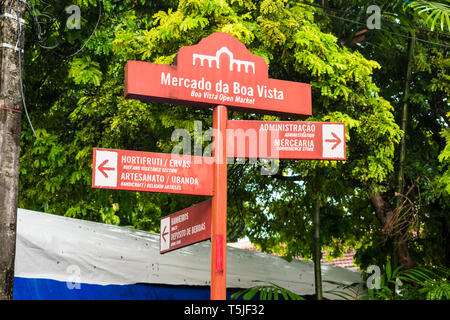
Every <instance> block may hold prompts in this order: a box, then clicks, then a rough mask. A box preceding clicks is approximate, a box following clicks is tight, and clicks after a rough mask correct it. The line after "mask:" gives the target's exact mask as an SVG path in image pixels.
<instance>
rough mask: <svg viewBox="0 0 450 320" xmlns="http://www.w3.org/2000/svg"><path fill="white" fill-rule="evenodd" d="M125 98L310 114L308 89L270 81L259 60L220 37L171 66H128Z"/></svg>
mask: <svg viewBox="0 0 450 320" xmlns="http://www.w3.org/2000/svg"><path fill="white" fill-rule="evenodd" d="M125 98H132V99H138V100H143V101H158V102H168V103H173V104H182V105H193V106H199V107H212V106H216V105H219V104H220V105H225V106H229V107H231V109H235V110H237V111H249V112H258V113H269V114H284V115H291V116H293V117H299V116H305V115H311V112H312V111H311V86H310V85H309V84H306V83H299V82H292V81H282V80H277V79H269V77H268V67H267V63H266V61H265V60H264V59H263V58H262V57H259V56H256V55H254V54H252V53H251V52H250V51H248V50H247V48H246V47H245V45H244V44H243V43H241V42H240V41H239V40H237V39H236V38H234V37H233V36H231V35H229V34H226V33H221V32H217V33H214V34H212V35H210V36H209V37H206V38H204V39H203V40H202V41H200V43H199V44H197V45H194V46H188V47H182V48H181V49H180V50H179V51H178V54H177V57H176V59H175V64H174V65H172V66H169V65H163V64H156V63H149V62H142V61H128V62H127V64H126V67H125Z"/></svg>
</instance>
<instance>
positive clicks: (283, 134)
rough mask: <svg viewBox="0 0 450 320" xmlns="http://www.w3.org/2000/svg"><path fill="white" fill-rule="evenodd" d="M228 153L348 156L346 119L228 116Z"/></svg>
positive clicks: (283, 156) (281, 156) (284, 156)
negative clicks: (298, 119) (339, 121)
mask: <svg viewBox="0 0 450 320" xmlns="http://www.w3.org/2000/svg"><path fill="white" fill-rule="evenodd" d="M227 157H230V158H260V159H261V158H269V159H274V158H278V159H318V160H345V159H346V150H345V126H344V123H330V122H306V121H304V122H295V121H247V120H228V123H227Z"/></svg>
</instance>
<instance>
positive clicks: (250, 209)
mask: <svg viewBox="0 0 450 320" xmlns="http://www.w3.org/2000/svg"><path fill="white" fill-rule="evenodd" d="M353 2H354V1H353ZM353 2H352V3H353ZM98 3H99V2H98V1H93V0H81V1H78V2H77V4H79V5H81V6H82V8H83V10H82V16H83V19H85V20H83V21H84V23H85V24H84V25H85V26H94V25H95V24H96V22H97V18H98V8H99V7H98ZM341 3H343V5H342V6H343V8H344V9H345V10H347V5H348V3H346V2H345V1H341ZM386 3H387V2H386ZM61 5H62V4H61ZM102 8H103V14H102V17H101V20H100V21H101V22H100V24H99V26H98V28H97V30H96V32H95V33H94V34H93V35H92V37H91V38H90V40H89V42H87V44H86V46H85V47H84V49H83V50H82V51H80V52H79V53H77V54H76V55H74V56H70V55H69V54H71V53H73V52H76V50H78V49H79V48H80V46H81V43H84V40H86V39H87V38H88V37H89V36H90V34H91V32H92V29H89V28H82V30H80V31H76V30H73V31H70V30H65V35H66V36H67V38H70V39H71V41H70V42H69V43H66V44H65V45H61V46H60V47H58V48H57V49H55V50H53V51H48V50H45V49H43V48H41V47H39V46H38V45H37V44H36V43H35V42H33V41H32V39H34V36H33V34H32V30H31V28H27V30H26V32H27V34H26V37H25V38H26V39H27V48H26V50H25V70H26V72H25V75H24V77H25V78H24V82H25V87H26V99H27V105H29V106H30V114H31V118H32V121H33V124H34V126H35V127H36V128H40V129H39V130H37V133H38V137H37V139H34V137H33V136H32V133H31V131H30V129H29V127H28V125H27V123H26V122H25V121H24V123H23V130H22V140H21V168H20V198H19V204H20V206H21V207H24V208H30V209H36V210H43V211H46V212H52V213H55V214H60V215H66V216H70V217H74V218H82V219H89V220H93V221H101V222H106V223H112V224H120V225H125V226H130V227H134V228H138V229H142V230H147V231H155V232H158V231H159V219H160V217H161V216H165V215H168V214H170V213H172V212H174V211H177V210H180V209H183V208H186V207H188V206H189V205H192V204H195V203H198V202H200V201H202V200H203V198H202V197H194V196H180V195H170V194H151V193H138V192H129V191H113V190H98V189H92V188H91V177H92V148H93V147H104V148H117V149H129V150H141V151H151V152H170V151H171V150H172V147H173V142H172V141H171V133H172V131H173V130H174V129H177V128H186V129H187V130H189V131H190V132H191V133H192V132H193V131H194V128H193V122H194V121H195V120H197V121H202V126H203V131H205V130H207V129H208V128H209V127H210V126H211V113H210V111H209V110H204V109H194V108H192V107H185V106H175V105H167V104H160V103H143V102H140V101H137V100H125V99H124V98H123V85H124V84H123V79H124V66H125V63H126V61H127V60H143V61H151V62H156V63H164V64H171V63H172V62H173V59H174V57H175V55H176V54H177V52H178V50H179V49H180V48H181V47H182V46H187V45H194V44H197V43H198V42H199V41H200V40H201V39H202V38H204V37H206V36H208V35H210V34H212V33H214V32H217V31H222V32H226V33H229V34H232V35H233V36H235V37H236V38H237V39H239V40H240V41H242V42H243V43H244V44H245V45H246V46H247V48H248V49H249V50H250V51H251V52H252V53H254V54H256V55H259V56H261V57H263V58H264V59H265V60H266V62H267V63H268V65H269V72H270V77H271V78H276V79H284V80H290V81H299V82H306V83H310V84H311V86H312V96H313V117H310V118H309V119H307V120H311V121H326V122H334V121H336V122H344V123H345V125H346V133H345V134H346V143H347V157H348V159H347V161H345V162H337V161H295V160H282V161H280V171H279V173H278V174H277V175H275V176H262V175H261V174H260V171H259V170H260V166H261V165H260V164H247V163H246V164H245V165H240V164H233V165H230V166H229V179H228V186H229V197H228V199H229V201H228V214H229V233H230V239H238V238H239V237H242V236H244V235H247V236H248V237H249V238H250V239H251V240H252V241H253V242H255V243H256V244H257V245H258V246H259V247H261V248H262V249H263V250H265V251H270V252H278V253H282V254H284V255H285V256H287V257H288V258H292V257H296V256H302V257H304V258H308V257H311V252H312V241H311V232H312V223H311V220H312V218H311V212H312V199H313V198H315V197H319V198H320V204H321V243H322V244H323V246H324V247H326V248H327V249H328V250H329V252H330V254H331V255H332V256H339V255H341V254H343V250H344V248H345V247H353V248H356V249H358V252H357V255H356V260H357V262H358V263H359V264H361V265H364V264H368V263H372V262H373V261H374V260H378V259H382V261H384V260H385V254H386V252H387V249H386V246H385V245H384V242H383V238H382V233H381V230H380V225H379V222H378V220H377V219H376V217H375V215H374V212H373V209H372V207H371V204H370V194H371V192H372V191H373V190H374V188H380V189H382V190H384V191H386V192H391V191H392V190H393V189H394V188H395V183H393V182H392V181H393V180H394V178H393V177H395V176H396V175H395V170H396V167H397V163H398V160H397V158H396V157H397V155H396V147H397V144H398V142H399V141H400V138H401V136H402V134H403V133H402V132H401V130H400V129H399V126H398V125H397V123H396V121H398V106H399V105H400V104H401V102H402V98H401V92H402V90H403V88H402V86H401V83H402V82H401V79H402V77H403V71H402V68H403V65H402V63H403V60H404V56H403V55H402V54H403V53H404V52H405V50H406V47H407V46H406V42H405V41H404V40H405V39H403V38H400V40H399V39H394V41H392V42H391V43H386V42H381V41H378V40H377V41H375V42H373V43H370V44H365V43H363V44H361V45H360V46H359V47H358V48H356V49H357V50H356V49H355V47H347V46H343V45H342V44H341V43H343V42H342V39H345V38H347V37H348V36H349V34H348V33H347V31H348V30H347V29H346V28H350V27H354V26H352V25H349V24H342V23H341V24H340V25H339V27H340V28H342V30H343V31H342V34H340V33H339V32H337V31H336V30H338V29H334V28H332V23H331V22H330V20H329V18H328V17H325V16H323V15H321V14H320V12H319V11H318V10H317V9H316V8H314V7H311V6H307V5H303V4H301V3H299V2H292V1H276V0H264V1H259V2H254V1H247V0H230V1H224V0H191V1H188V0H183V1H164V2H156V1H149V0H142V1H136V0H126V1H110V0H103V1H102ZM59 9H60V8H59ZM36 10H38V12H40V11H39V10H44V7H40V8H39V7H37V8H36ZM48 10H49V9H48ZM348 10H350V9H348ZM361 10H362V9H361ZM350 11H351V10H350ZM350 11H349V12H350ZM362 11H364V10H362ZM353 12H355V11H353ZM358 12H359V11H358ZM383 12H384V11H383ZM397 18H399V19H401V20H402V21H403V16H400V15H397V16H396V17H393V18H392V19H393V21H396V20H395V19H397ZM28 19H29V18H28ZM339 30H340V29H339ZM355 31H357V30H351V32H353V33H354V32H355ZM69 36H70V37H69ZM421 36H423V35H421ZM429 40H434V39H429ZM434 41H437V40H434ZM414 61H415V64H416V71H415V76H416V77H414V78H415V80H414V87H415V90H414V91H413V93H414V94H413V95H411V97H410V98H409V99H410V101H411V104H412V107H411V112H412V117H413V121H412V122H411V123H412V124H411V128H408V130H409V131H408V132H409V134H410V141H412V142H414V143H411V144H410V148H409V151H408V152H409V153H408V155H407V159H411V160H409V161H410V162H408V170H406V175H407V179H409V180H413V181H415V179H416V178H417V176H416V174H417V175H424V176H427V177H429V181H431V182H432V184H431V185H421V186H420V188H421V189H420V190H421V196H422V197H423V198H424V199H426V203H425V201H424V202H423V203H422V204H421V206H420V208H419V209H420V210H421V212H424V213H423V216H422V217H423V219H422V220H421V221H422V226H421V227H422V229H421V230H422V231H421V234H420V235H421V237H422V238H421V241H423V242H420V243H419V241H418V242H417V244H416V247H417V252H418V253H419V254H418V256H419V257H423V258H421V259H424V260H426V261H428V262H429V261H432V260H436V259H440V257H443V256H444V254H443V252H442V250H443V249H442V245H441V244H438V243H436V241H435V239H442V237H441V236H440V235H441V232H442V229H440V228H439V227H438V226H439V225H438V222H436V221H441V220H440V219H442V218H443V217H444V218H445V215H444V212H445V208H447V209H448V207H449V205H450V204H448V186H449V179H450V178H449V173H448V157H447V153H446V152H447V149H446V147H445V143H444V144H443V141H445V139H447V133H446V132H447V131H446V130H444V129H445V126H444V125H442V123H441V122H440V121H441V120H442V119H443V118H442V117H443V115H445V113H442V111H441V110H445V105H444V104H443V101H444V97H446V96H448V94H449V90H450V89H449V82H448V79H449V78H448V77H449V73H448V66H449V64H448V58H447V57H446V55H445V53H443V52H442V50H439V48H438V49H436V48H428V47H423V46H420V45H418V49H417V54H416V57H415V60H414ZM229 117H230V118H232V119H246V120H252V119H254V120H258V119H263V120H276V119H279V118H277V117H269V116H260V115H254V114H247V113H240V112H229ZM436 133H437V134H436ZM439 133H441V135H440V134H439ZM446 143H447V145H448V139H447V142H446ZM204 144H205V145H206V142H204ZM285 176H291V177H298V179H297V181H292V179H291V180H289V179H287V180H286V179H285V178H284V177H285ZM434 190H437V191H438V192H437V193H433V191H434ZM445 197H447V198H445ZM445 199H447V200H445ZM445 201H446V202H447V205H446V206H444V205H443V204H442V203H443V202H444V203H445ZM439 223H440V222H439ZM424 243H425V244H424ZM430 248H431V249H430ZM258 292H259V291H258ZM264 292H266V294H267V296H268V295H269V292H268V291H264ZM271 292H272V297H273V296H274V294H275V292H274V291H271ZM255 294H256V293H255ZM280 295H281V294H280Z"/></svg>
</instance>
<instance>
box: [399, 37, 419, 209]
mask: <svg viewBox="0 0 450 320" xmlns="http://www.w3.org/2000/svg"><path fill="white" fill-rule="evenodd" d="M415 44H416V37H415V35H414V33H412V34H411V38H410V41H409V45H408V60H407V65H406V75H405V90H404V94H403V100H404V101H403V110H402V121H401V129H402V131H403V137H402V140H401V142H400V161H399V162H400V163H399V169H398V188H397V192H398V193H399V194H403V192H404V187H405V177H404V173H403V171H404V162H405V158H406V128H407V124H408V96H409V93H410V86H411V74H412V67H413V62H414V48H415ZM398 199H399V200H398V202H397V205H398V204H399V203H400V201H401V199H400V197H399V198H398Z"/></svg>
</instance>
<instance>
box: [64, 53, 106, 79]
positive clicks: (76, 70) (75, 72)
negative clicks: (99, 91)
mask: <svg viewBox="0 0 450 320" xmlns="http://www.w3.org/2000/svg"><path fill="white" fill-rule="evenodd" d="M99 67H100V64H99V63H98V62H95V61H92V60H91V58H90V57H88V56H84V57H82V58H75V59H73V61H72V64H71V66H70V70H69V77H71V78H73V81H74V82H75V83H76V84H93V85H94V86H99V85H100V83H101V81H102V72H101V71H100V70H99Z"/></svg>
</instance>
